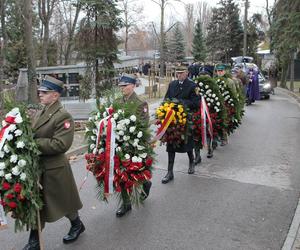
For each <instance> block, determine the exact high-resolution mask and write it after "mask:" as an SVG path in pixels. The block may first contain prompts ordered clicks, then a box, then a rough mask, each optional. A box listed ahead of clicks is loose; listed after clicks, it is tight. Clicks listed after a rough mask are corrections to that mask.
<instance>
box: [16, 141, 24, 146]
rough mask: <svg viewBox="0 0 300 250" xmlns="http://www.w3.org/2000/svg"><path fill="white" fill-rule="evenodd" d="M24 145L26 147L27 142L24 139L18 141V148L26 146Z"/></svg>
mask: <svg viewBox="0 0 300 250" xmlns="http://www.w3.org/2000/svg"><path fill="white" fill-rule="evenodd" d="M24 147H25V143H24V142H23V141H18V142H17V148H24Z"/></svg>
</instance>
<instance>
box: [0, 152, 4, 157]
mask: <svg viewBox="0 0 300 250" xmlns="http://www.w3.org/2000/svg"><path fill="white" fill-rule="evenodd" d="M3 157H4V152H3V151H0V158H1V159H2V158H3Z"/></svg>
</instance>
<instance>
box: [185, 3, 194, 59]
mask: <svg viewBox="0 0 300 250" xmlns="http://www.w3.org/2000/svg"><path fill="white" fill-rule="evenodd" d="M185 14H186V18H185V22H184V27H185V29H184V37H185V39H186V54H187V56H191V55H192V45H193V34H194V26H195V14H194V5H193V4H186V5H185Z"/></svg>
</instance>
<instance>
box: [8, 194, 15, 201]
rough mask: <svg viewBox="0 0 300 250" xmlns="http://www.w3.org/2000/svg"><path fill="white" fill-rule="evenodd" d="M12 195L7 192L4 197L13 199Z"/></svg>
mask: <svg viewBox="0 0 300 250" xmlns="http://www.w3.org/2000/svg"><path fill="white" fill-rule="evenodd" d="M14 197H15V196H14V195H13V194H7V195H6V198H7V199H9V200H11V199H13V198H14Z"/></svg>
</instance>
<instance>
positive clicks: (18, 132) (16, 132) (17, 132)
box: [14, 129, 23, 136]
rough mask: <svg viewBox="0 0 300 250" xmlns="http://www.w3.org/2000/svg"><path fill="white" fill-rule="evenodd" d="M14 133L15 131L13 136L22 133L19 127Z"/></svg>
mask: <svg viewBox="0 0 300 250" xmlns="http://www.w3.org/2000/svg"><path fill="white" fill-rule="evenodd" d="M14 133H15V136H20V135H22V134H23V132H22V130H20V129H17V130H16V131H15V132H14Z"/></svg>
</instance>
